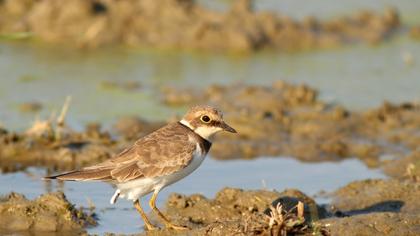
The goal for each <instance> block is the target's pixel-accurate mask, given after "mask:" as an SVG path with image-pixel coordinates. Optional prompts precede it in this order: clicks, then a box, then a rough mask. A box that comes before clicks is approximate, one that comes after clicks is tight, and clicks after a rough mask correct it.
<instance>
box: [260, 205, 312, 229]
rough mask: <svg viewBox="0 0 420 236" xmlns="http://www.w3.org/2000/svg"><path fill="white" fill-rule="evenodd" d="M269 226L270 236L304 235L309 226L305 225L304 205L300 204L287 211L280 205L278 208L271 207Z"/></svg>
mask: <svg viewBox="0 0 420 236" xmlns="http://www.w3.org/2000/svg"><path fill="white" fill-rule="evenodd" d="M267 217H268V226H269V230H270V235H288V233H300V232H301V233H303V232H304V231H305V230H306V229H307V228H308V226H307V225H305V224H304V223H305V217H304V204H303V203H302V202H300V201H299V202H298V204H297V205H296V206H295V207H293V208H292V209H290V210H288V211H286V210H285V209H284V208H283V205H281V204H280V203H278V204H277V205H276V207H274V206H270V216H267Z"/></svg>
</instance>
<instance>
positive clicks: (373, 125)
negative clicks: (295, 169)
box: [163, 81, 420, 167]
mask: <svg viewBox="0 0 420 236" xmlns="http://www.w3.org/2000/svg"><path fill="white" fill-rule="evenodd" d="M163 93H164V94H165V97H164V99H163V100H164V103H165V104H167V105H169V106H190V105H192V104H196V103H210V104H213V105H214V106H215V107H218V108H220V109H221V110H222V111H223V112H224V113H225V118H226V120H227V121H228V122H229V124H230V125H231V126H232V127H235V129H236V130H238V135H236V136H229V135H223V134H221V135H220V136H219V137H218V142H215V144H214V146H213V148H212V151H211V154H212V156H214V157H215V158H217V159H234V158H254V157H258V156H292V157H294V158H297V159H300V160H303V161H337V160H342V159H343V158H349V157H351V158H354V157H356V158H359V159H360V160H362V161H363V162H364V163H366V165H367V166H369V167H377V166H380V165H382V164H385V163H389V162H390V161H391V160H394V161H396V160H397V159H401V158H403V157H404V156H406V155H409V154H411V153H412V152H413V151H415V150H416V149H417V147H418V146H419V145H420V136H419V133H418V127H420V104H416V103H410V102H408V103H403V104H390V103H387V102H385V103H384V104H383V105H382V106H380V107H378V108H374V109H370V110H367V111H358V112H352V111H350V110H348V109H346V108H345V107H342V106H340V105H337V104H332V103H327V102H324V101H322V100H320V99H318V97H317V94H318V92H317V91H316V90H315V89H313V88H310V87H308V86H306V85H292V84H287V83H285V82H283V81H278V82H275V83H273V84H272V85H268V86H259V85H244V84H231V85H214V86H210V87H208V88H205V89H203V90H201V91H197V90H189V89H188V88H187V89H182V88H181V89H180V88H165V89H163ZM178 94H181V96H178ZM187 95H188V96H187Z"/></svg>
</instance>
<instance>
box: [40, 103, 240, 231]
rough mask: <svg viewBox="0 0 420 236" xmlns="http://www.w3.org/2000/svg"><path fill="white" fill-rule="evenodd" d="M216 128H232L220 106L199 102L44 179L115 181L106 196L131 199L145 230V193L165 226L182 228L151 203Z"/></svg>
mask: <svg viewBox="0 0 420 236" xmlns="http://www.w3.org/2000/svg"><path fill="white" fill-rule="evenodd" d="M220 131H227V132H231V133H237V131H236V130H235V129H234V128H232V127H231V126H229V125H228V124H227V123H226V122H225V121H224V120H223V114H222V112H221V111H220V110H218V109H216V108H214V107H211V106H207V105H199V106H194V107H192V108H191V109H190V110H189V111H188V112H187V113H186V114H185V115H184V116H183V117H182V119H181V120H179V121H176V122H171V123H169V124H167V125H165V126H163V127H161V128H160V129H158V130H156V131H154V132H152V133H150V134H148V135H146V136H144V137H142V138H140V139H138V140H137V141H135V142H134V144H132V145H131V146H129V147H128V148H126V149H124V150H123V151H122V152H120V153H119V154H117V155H115V156H113V157H111V158H110V159H108V160H105V161H104V162H102V163H99V164H96V165H92V166H88V167H84V168H82V169H80V170H74V171H70V172H67V173H62V174H58V175H52V176H46V177H44V179H47V180H51V179H57V180H62V181H104V182H108V183H111V184H112V185H114V186H115V187H116V190H115V193H114V195H113V196H112V197H111V199H110V203H111V204H115V203H116V202H117V200H118V199H120V198H122V199H127V200H130V201H133V205H134V207H135V208H136V210H137V211H138V213H139V214H140V216H141V218H142V219H143V222H144V225H145V229H146V230H154V229H156V228H157V227H156V226H155V225H153V224H152V223H151V222H150V220H149V219H148V218H147V216H146V213H145V212H144V210H143V208H142V206H141V204H140V199H141V198H142V197H144V196H145V195H148V194H150V193H153V194H152V197H151V198H150V200H149V206H150V208H151V209H152V211H153V212H154V213H155V214H157V215H158V216H159V218H160V219H161V220H162V222H163V223H164V225H165V227H167V228H171V229H175V230H183V229H188V228H187V227H185V226H181V225H176V224H174V223H172V222H171V221H170V220H169V219H168V218H167V217H166V216H165V215H164V214H163V213H162V212H161V211H160V210H159V209H158V208H157V207H156V198H157V196H158V194H159V192H160V191H161V190H162V189H163V188H165V187H166V186H168V185H171V184H173V183H175V182H177V181H179V180H181V179H183V178H184V177H186V176H187V175H189V174H191V173H192V172H193V171H194V170H196V169H197V168H198V167H199V166H200V165H201V163H202V162H203V160H204V159H205V157H206V155H207V153H208V152H209V150H210V148H211V145H212V140H213V136H214V135H215V134H216V133H219V132H220Z"/></svg>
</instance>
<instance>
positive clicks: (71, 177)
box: [44, 169, 112, 181]
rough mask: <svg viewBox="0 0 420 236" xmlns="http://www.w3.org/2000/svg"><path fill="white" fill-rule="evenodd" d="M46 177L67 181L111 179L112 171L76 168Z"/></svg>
mask: <svg viewBox="0 0 420 236" xmlns="http://www.w3.org/2000/svg"><path fill="white" fill-rule="evenodd" d="M44 179H46V180H48V179H58V180H66V181H89V180H111V179H112V178H111V171H110V170H107V169H103V170H98V169H96V170H76V171H71V172H67V173H63V174H59V175H51V176H46V177H44Z"/></svg>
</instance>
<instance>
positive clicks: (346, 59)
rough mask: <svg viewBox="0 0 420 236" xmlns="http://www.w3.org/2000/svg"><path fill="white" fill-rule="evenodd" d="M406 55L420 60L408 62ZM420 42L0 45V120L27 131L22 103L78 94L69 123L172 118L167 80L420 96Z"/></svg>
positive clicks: (370, 98) (337, 96)
mask: <svg viewBox="0 0 420 236" xmlns="http://www.w3.org/2000/svg"><path fill="white" fill-rule="evenodd" d="M403 54H410V55H411V56H412V57H413V58H414V63H415V64H414V65H411V66H410V65H406V64H405V63H404V61H403ZM419 55H420V43H418V42H414V41H412V40H409V39H407V38H406V37H399V38H397V39H395V40H394V41H392V42H390V43H387V44H383V45H380V46H377V47H370V46H366V45H359V46H353V47H347V48H343V49H337V50H327V51H312V52H307V53H298V54H277V53H270V52H260V53H257V54H256V55H252V56H232V55H230V56H229V55H215V54H199V53H176V52H167V51H166V52H159V51H133V50H128V49H115V48H114V49H104V50H101V51H95V52H91V53H84V52H80V51H74V50H71V49H59V48H51V47H47V46H43V47H40V46H39V45H38V46H35V45H22V44H10V43H7V44H0V71H1V73H2V74H1V76H0V111H7V112H0V122H1V123H3V124H4V125H5V126H6V127H10V128H16V129H23V128H26V127H28V125H29V122H30V121H32V120H33V119H34V117H35V114H33V113H22V112H20V111H19V109H18V107H19V104H21V103H24V102H30V101H37V102H40V103H42V104H43V105H44V109H43V110H42V111H41V113H40V114H39V115H40V116H41V117H44V118H46V117H49V115H50V113H51V111H52V110H55V111H58V110H59V109H60V107H61V104H62V103H63V101H64V99H65V96H66V95H71V96H72V97H73V103H72V105H71V107H70V113H69V116H68V118H69V119H68V120H69V122H70V124H71V125H73V126H76V127H80V125H81V124H84V123H86V122H89V121H100V122H101V123H105V124H109V123H111V122H113V121H115V120H116V118H117V117H119V116H123V115H127V114H134V115H140V116H143V117H145V118H148V119H160V120H166V119H167V118H168V117H170V116H171V115H173V114H174V112H178V114H180V113H182V111H179V110H171V109H168V108H165V107H163V106H162V105H161V104H160V99H161V94H160V88H161V87H162V86H164V85H166V86H167V85H174V86H180V87H183V86H194V87H204V86H206V85H209V84H214V83H231V82H237V81H241V82H245V83H257V84H269V83H271V82H272V81H274V80H278V79H283V80H286V81H289V82H293V83H307V84H309V85H311V86H313V87H315V88H317V89H319V90H320V95H321V98H322V99H324V100H327V101H332V102H337V103H340V104H343V105H344V106H347V107H349V108H352V109H364V108H369V107H374V106H378V105H379V104H381V103H382V102H383V100H389V101H392V102H402V101H413V100H417V101H418V100H420V79H419V78H418V74H420V66H418V63H420V61H419V60H420V56H419ZM109 81H119V82H123V81H137V82H139V83H140V84H141V88H139V89H135V90H130V91H128V90H124V89H121V88H106V87H104V86H103V83H104V82H109Z"/></svg>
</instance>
